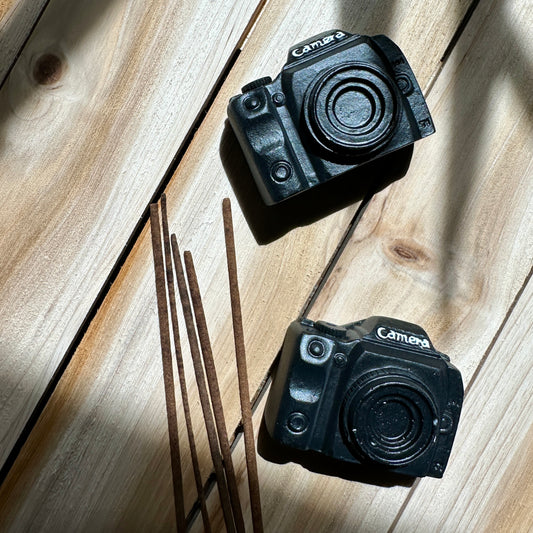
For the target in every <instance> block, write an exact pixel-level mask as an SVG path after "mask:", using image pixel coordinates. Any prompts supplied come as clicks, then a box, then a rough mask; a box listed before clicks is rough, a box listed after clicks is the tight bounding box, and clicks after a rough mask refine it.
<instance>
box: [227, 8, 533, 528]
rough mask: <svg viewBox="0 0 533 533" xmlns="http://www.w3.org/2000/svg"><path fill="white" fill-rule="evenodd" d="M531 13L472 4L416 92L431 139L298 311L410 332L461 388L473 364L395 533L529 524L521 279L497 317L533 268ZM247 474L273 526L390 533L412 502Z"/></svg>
mask: <svg viewBox="0 0 533 533" xmlns="http://www.w3.org/2000/svg"><path fill="white" fill-rule="evenodd" d="M532 18H533V13H532V10H531V6H526V5H524V4H523V3H521V2H507V3H505V4H503V3H499V2H492V3H489V2H487V3H484V4H482V5H480V6H479V7H478V9H477V10H476V12H475V14H474V18H473V19H472V20H471V21H470V24H469V25H468V27H467V28H466V31H465V33H464V35H463V36H462V38H461V39H460V40H459V42H458V43H457V45H456V47H455V48H454V51H453V53H452V56H451V57H450V59H449V61H448V63H447V64H446V65H445V67H444V69H443V71H442V72H441V74H440V76H439V77H438V79H437V81H436V83H435V85H434V87H433V89H432V91H431V94H430V97H429V101H428V103H429V106H430V109H432V113H433V117H434V119H435V123H436V124H437V130H438V133H437V135H435V136H434V137H432V138H430V139H427V142H424V143H420V144H419V145H418V146H417V147H416V149H415V154H414V157H413V162H412V165H411V169H410V171H409V175H408V177H407V178H406V179H404V180H402V181H401V182H398V183H397V184H394V185H393V186H392V187H391V188H389V189H388V190H387V191H384V192H383V193H381V194H380V195H378V196H377V197H376V198H375V199H374V200H373V201H372V202H371V204H370V206H369V208H368V210H367V211H366V213H365V215H364V217H363V219H362V221H361V223H360V224H359V225H358V227H357V228H356V230H355V232H354V234H353V237H352V238H351V240H350V242H349V243H348V245H347V246H346V248H345V250H344V253H343V254H342V256H341V258H340V260H339V262H338V263H337V265H336V268H335V270H334V273H333V275H332V276H331V277H330V278H329V280H328V282H327V283H326V285H325V287H324V290H323V291H322V292H321V293H320V295H319V297H318V299H317V300H316V302H315V304H314V306H313V308H312V310H311V313H310V316H311V318H314V319H318V318H320V319H326V320H330V321H332V322H336V323H347V322H351V321H354V320H357V319H361V318H364V317H366V316H369V315H372V314H383V315H389V316H395V317H397V318H402V319H406V320H409V321H413V322H415V323H418V324H421V325H422V326H424V327H425V328H427V330H428V333H429V335H430V338H431V339H432V341H433V342H434V343H435V345H436V347H437V348H438V349H439V350H442V351H444V352H446V353H449V354H450V355H451V357H452V362H453V363H454V364H456V365H457V366H458V367H459V368H460V370H461V372H462V373H463V378H464V380H465V383H466V384H467V385H468V384H469V383H470V380H471V378H472V377H473V376H474V375H475V372H476V370H477V369H478V367H479V365H480V364H483V367H482V369H481V373H480V374H479V376H478V377H477V378H476V381H475V382H474V384H473V386H472V390H471V391H470V392H469V395H470V394H472V395H473V396H472V398H473V399H472V400H469V402H470V401H472V407H470V408H469V407H467V408H466V409H465V414H464V417H463V420H462V422H461V425H460V428H461V435H462V437H458V442H457V443H456V444H455V446H454V453H453V455H452V458H451V461H450V466H449V469H450V472H451V473H450V474H448V473H445V477H444V480H443V481H441V480H432V479H425V480H423V481H422V482H421V483H420V484H418V485H417V486H416V487H415V489H414V491H413V494H414V496H413V498H412V502H413V503H411V501H410V502H409V504H408V506H407V508H406V511H405V512H406V513H407V514H405V513H404V514H405V516H404V514H402V515H401V517H400V521H399V523H398V524H397V527H398V529H399V530H401V531H412V530H414V529H415V528H418V530H420V531H437V530H444V531H470V530H473V531H479V530H487V531H491V530H493V529H501V530H505V531H515V530H528V529H530V528H531V527H532V525H533V524H532V523H531V514H530V509H529V508H530V507H531V494H530V491H529V489H528V488H526V487H525V486H524V485H525V484H527V483H528V482H529V480H530V476H531V472H530V468H531V465H530V457H531V454H530V449H531V445H530V443H529V442H528V440H527V439H528V437H529V436H530V432H531V429H530V428H531V416H530V415H529V414H528V408H530V407H529V406H530V403H531V401H532V400H531V385H530V374H531V372H530V368H529V367H530V364H531V363H530V361H529V359H530V355H531V354H530V352H531V349H530V348H531V341H530V340H529V339H528V335H530V334H531V316H532V314H531V310H530V306H531V302H530V300H531V294H530V293H531V287H529V285H531V283H529V285H528V287H529V288H528V291H529V292H528V293H527V294H526V293H524V294H522V297H521V298H520V299H519V303H518V304H517V307H516V309H515V311H514V312H513V314H512V315H511V317H510V318H507V313H508V311H509V308H510V306H511V305H513V303H514V300H515V298H516V297H517V296H520V292H519V291H520V289H521V287H522V284H523V283H524V280H525V279H526V278H527V277H528V275H529V272H530V269H531V266H532V264H533V200H532V198H533V179H532V177H533V176H532V160H533V145H532V144H531V139H532V138H533V113H532V95H533V91H532V90H531V89H532V80H531V69H530V68H529V65H530V64H531V58H533V49H532V47H531V43H532V42H533V41H532V39H531V20H532ZM513 53H514V54H516V55H517V59H516V61H514V62H513V63H512V65H510V64H509V57H510V55H511V54H513ZM518 57H519V58H520V59H521V60H518ZM524 298H525V300H523V299H524ZM502 324H506V326H505V329H504V330H503V331H502V332H501V334H500V327H501V326H502ZM512 324H514V325H513V326H511V325H512ZM508 328H509V329H508ZM493 343H495V344H494V345H493ZM506 350H507V351H509V352H511V353H509V354H507V355H505V351H506ZM510 357H514V363H511V362H510ZM502 359H503V360H502ZM507 364H509V365H511V367H512V365H514V367H512V368H510V369H509V371H507V370H504V369H505V368H506V365H507ZM485 366H486V367H487V370H486V371H485ZM513 368H514V369H513ZM485 372H487V375H490V376H492V377H485ZM498 377H499V380H500V383H499V384H498V385H497V383H498ZM504 388H507V389H508V390H507V391H506V392H505V393H504V391H503V389H504ZM494 389H495V390H494ZM467 398H469V396H467ZM498 402H501V403H498ZM485 403H487V408H485V407H483V406H484V405H485ZM496 404H498V405H496ZM506 417H509V420H505V418H506ZM500 426H501V428H500ZM470 432H473V435H471V434H470ZM492 440H495V443H492V442H491V441H492ZM484 445H487V449H485V448H484ZM236 461H237V459H236ZM492 463H494V464H492ZM259 466H260V469H259V478H260V480H261V486H262V488H263V490H262V494H261V496H262V502H263V506H264V515H265V523H267V524H268V530H271V531H287V532H288V531H295V530H305V531H313V532H325V531H331V530H334V531H346V532H347V531H354V530H355V531H389V530H396V528H394V527H393V526H394V525H395V523H396V519H397V516H398V513H399V512H400V511H401V509H402V506H403V505H404V502H406V498H408V497H409V495H410V493H411V491H410V489H409V488H404V487H392V488H379V487H375V486H370V485H364V484H361V483H349V482H346V481H343V480H334V481H333V480H332V479H331V478H326V477H324V476H320V475H317V474H313V473H310V472H308V471H306V470H304V469H302V468H301V467H299V466H297V465H284V466H278V465H269V464H266V463H264V462H263V461H261V462H260V463H259ZM517 467H519V468H520V467H523V468H524V470H523V471H518V470H517V469H516V468H517ZM448 476H449V477H450V481H447V480H448ZM505 482H511V483H515V484H516V490H514V491H513V489H512V488H509V487H508V485H505V486H504V483H505ZM439 487H443V488H442V490H439ZM430 488H431V490H430ZM478 490H479V494H478ZM448 516H449V520H448V518H447V517H448ZM515 528H516V529H515Z"/></svg>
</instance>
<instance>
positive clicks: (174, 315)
mask: <svg viewBox="0 0 533 533" xmlns="http://www.w3.org/2000/svg"><path fill="white" fill-rule="evenodd" d="M161 218H162V221H163V245H164V250H165V266H166V274H167V287H168V299H169V303H170V317H171V319H172V333H173V335H174V351H175V354H176V363H177V366H178V376H179V381H180V389H181V398H182V403H183V411H184V413H185V424H186V426H187V435H188V437H189V448H190V452H191V460H192V467H193V473H194V482H195V484H196V492H197V493H198V499H199V502H200V511H201V513H202V521H203V524H204V531H205V532H206V533H211V524H210V522H209V513H208V512H207V507H206V504H205V495H204V489H203V485H202V476H201V474H200V465H199V463H198V454H197V451H196V443H195V440H194V430H193V427H192V419H191V410H190V407H189V395H188V392H187V382H186V380H185V368H184V366H183V355H182V352H181V343H180V332H179V325H178V312H177V309H176V288H175V286H174V273H173V269H172V257H171V250H170V235H169V230H168V216H167V198H166V195H165V194H164V193H163V194H162V195H161Z"/></svg>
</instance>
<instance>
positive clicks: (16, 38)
mask: <svg viewBox="0 0 533 533" xmlns="http://www.w3.org/2000/svg"><path fill="white" fill-rule="evenodd" d="M46 2H47V0H32V1H31V2H26V1H25V0H0V86H2V83H3V81H4V79H5V77H6V75H7V73H8V71H9V69H10V68H11V66H12V65H13V63H14V62H15V59H16V57H17V54H18V53H19V52H20V50H21V48H22V46H23V45H24V42H25V41H26V39H27V38H28V36H29V34H30V32H31V30H32V28H33V26H34V24H35V22H36V21H37V19H38V18H39V16H40V14H41V11H42V10H43V9H44V7H45V5H46Z"/></svg>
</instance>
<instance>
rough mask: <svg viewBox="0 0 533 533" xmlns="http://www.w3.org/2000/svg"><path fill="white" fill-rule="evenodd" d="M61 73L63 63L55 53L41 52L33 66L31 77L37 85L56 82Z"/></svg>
mask: <svg viewBox="0 0 533 533" xmlns="http://www.w3.org/2000/svg"><path fill="white" fill-rule="evenodd" d="M62 74H63V63H62V61H61V59H60V58H59V57H58V56H56V55H55V54H50V53H47V54H43V55H42V56H40V57H38V58H37V61H36V62H35V65H34V67H33V78H34V79H35V81H36V82H37V83H38V84H39V85H52V84H53V83H57V82H58V81H59V79H60V78H61V75H62Z"/></svg>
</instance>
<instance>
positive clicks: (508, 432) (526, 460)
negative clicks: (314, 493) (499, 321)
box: [394, 279, 533, 532]
mask: <svg viewBox="0 0 533 533" xmlns="http://www.w3.org/2000/svg"><path fill="white" fill-rule="evenodd" d="M531 317H533V280H532V279H530V280H529V282H528V284H527V285H526V287H525V290H524V292H523V294H522V296H521V298H520V299H519V300H518V302H517V304H516V307H515V308H514V309H513V312H512V313H511V315H510V316H509V318H508V320H507V321H506V324H505V327H504V329H503V330H502V332H501V334H500V335H499V336H498V339H497V340H496V342H495V343H494V346H492V348H491V349H490V351H489V352H488V354H487V355H488V358H487V360H486V362H485V364H484V365H483V367H482V368H481V371H480V372H479V374H478V375H477V376H476V378H475V380H474V381H473V384H472V387H471V389H470V390H469V391H468V395H467V397H466V401H465V406H464V413H463V417H462V421H461V425H460V427H459V431H458V433H457V442H456V444H455V449H454V451H453V460H452V463H451V465H450V469H449V471H448V472H447V473H446V476H445V477H444V479H443V480H442V481H437V480H431V479H424V480H422V481H421V482H420V484H419V485H418V486H417V488H416V490H415V491H414V494H413V496H412V497H411V498H410V500H409V502H408V505H407V506H406V508H405V509H404V510H403V512H402V514H401V516H400V518H399V521H398V523H397V524H396V527H395V528H394V531H435V530H439V531H501V532H506V531H513V532H520V531H524V532H526V531H531V528H532V527H533V506H532V505H531V503H532V502H533V447H532V445H531V443H532V442H533V441H532V439H533V359H532V357H531V335H532V334H533V326H532V321H531Z"/></svg>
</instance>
